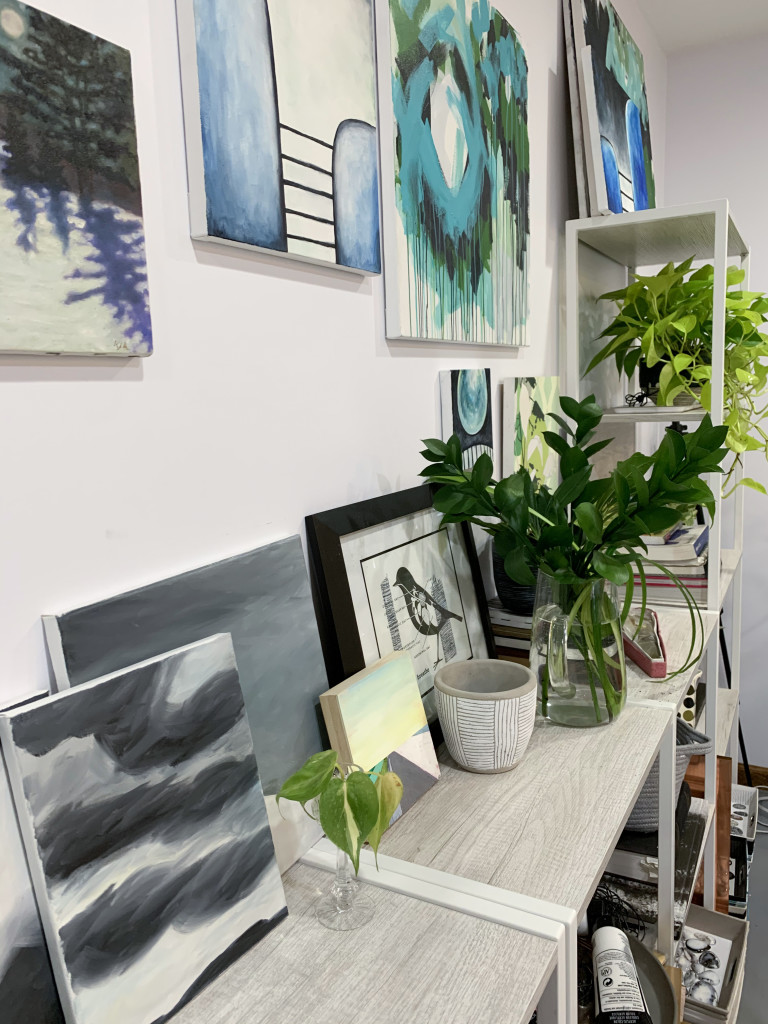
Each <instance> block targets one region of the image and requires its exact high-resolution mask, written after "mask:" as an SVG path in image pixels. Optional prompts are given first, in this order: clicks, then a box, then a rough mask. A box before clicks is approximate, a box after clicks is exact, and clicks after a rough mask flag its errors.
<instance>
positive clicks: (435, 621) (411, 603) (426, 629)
mask: <svg viewBox="0 0 768 1024" xmlns="http://www.w3.org/2000/svg"><path fill="white" fill-rule="evenodd" d="M395 586H396V587H399V588H400V590H401V591H402V592H403V596H404V597H405V605H406V608H407V609H408V616H409V618H410V620H411V622H412V623H413V626H414V628H415V629H416V630H417V632H419V633H421V634H422V635H423V636H424V638H425V639H424V643H425V645H426V643H427V638H428V637H430V636H435V637H437V652H436V657H437V660H436V661H435V666H434V667H435V668H437V666H438V665H439V664H440V662H441V661H442V660H443V659H442V658H441V657H440V630H441V629H442V628H443V626H444V625H445V623H446V622H447V621H448V619H456V620H457V621H458V622H463V621H464V620H463V618H462V616H461V615H457V614H456V612H452V611H449V610H448V609H447V608H443V606H442V605H440V604H438V603H437V601H435V599H434V598H433V597H432V595H431V594H430V593H429V591H427V590H425V589H424V587H422V586H421V585H420V584H418V583H417V582H416V580H415V579H414V578H413V575H412V574H411V572H410V571H409V570H408V569H406V567H405V566H404V565H403V566H401V567H400V568H399V569H398V570H397V575H396V576H395ZM422 650H423V648H422Z"/></svg>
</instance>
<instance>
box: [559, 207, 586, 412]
mask: <svg viewBox="0 0 768 1024" xmlns="http://www.w3.org/2000/svg"><path fill="white" fill-rule="evenodd" d="M578 224H579V222H578V221H572V220H571V221H568V222H567V224H566V225H565V249H566V255H565V340H564V344H562V345H561V346H560V366H561V367H562V370H561V374H560V392H561V394H563V395H572V396H573V397H574V398H576V399H578V400H581V398H582V394H581V379H580V378H581V367H580V362H581V360H580V354H581V339H580V338H579V291H580V289H579V245H580V244H581V243H580V242H579V230H578Z"/></svg>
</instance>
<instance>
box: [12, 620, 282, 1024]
mask: <svg viewBox="0 0 768 1024" xmlns="http://www.w3.org/2000/svg"><path fill="white" fill-rule="evenodd" d="M0 736H1V737H2V744H3V751H4V753H5V756H6V760H7V763H8V772H9V776H10V781H11V788H12V792H13V797H14V801H15V805H16V811H17V814H18V817H19V823H20V826H21V832H22V836H23V839H24V845H25V847H26V852H27V857H28V860H29V864H30V870H31V873H32V881H33V885H34V888H35V894H36V896H37V902H38V905H39V907H40V914H41V917H42V920H43V927H44V929H45V934H46V938H47V941H48V948H49V950H50V951H51V958H52V963H53V970H54V973H55V976H56V981H57V984H58V989H59V995H60V997H61V1002H62V1006H63V1008H64V1013H65V1017H66V1020H67V1022H68V1024H105V1022H106V1021H109V1024H160V1022H163V1021H166V1020H168V1019H169V1017H170V1016H171V1015H172V1014H173V1013H174V1012H175V1011H176V1010H177V1009H178V1008H179V1007H180V1006H182V1005H183V1004H184V1003H186V1002H187V1001H188V1000H189V999H190V998H192V996H194V995H195V994H196V992H197V991H198V990H199V989H200V988H202V987H203V986H204V985H205V984H207V983H208V982H209V981H210V980H212V978H214V977H215V976H216V975H217V974H219V973H220V972H221V971H222V970H224V968H225V967H227V966H228V965H229V963H231V962H232V961H233V960H234V959H236V958H237V957H238V956H240V955H241V954H242V953H243V952H244V951H245V950H247V949H248V948H250V947H251V946H252V945H254V944H255V943H256V942H258V941H259V939H261V938H262V937H263V936H264V935H265V934H266V933H267V932H268V931H269V930H270V929H271V928H273V927H274V926H275V924H277V923H278V922H279V921H280V920H281V919H282V918H283V917H284V916H285V914H286V913H287V910H286V907H285V896H284V893H283V888H282V883H281V880H280V873H279V871H278V868H277V863H276V861H275V855H274V848H273V846H272V836H271V833H270V829H269V824H268V821H267V815H266V809H265V806H264V798H263V796H262V792H261V786H260V783H259V775H258V769H257V765H256V759H255V757H254V753H253V743H252V740H251V733H250V729H249V726H248V720H247V717H246V713H245V706H244V702H243V695H242V691H241V689H240V684H239V681H238V675H237V666H236V663H235V656H234V651H233V649H232V643H231V638H230V637H228V636H223V635H218V636H214V637H209V638H208V639H206V640H204V641H201V642H200V643H197V644H193V645H191V646H189V647H185V648H182V649H181V650H179V651H173V652H171V653H170V654H167V655H165V656H162V657H160V658H155V659H153V660H151V661H147V662H144V663H142V664H140V665H135V666H133V667H131V668H129V669H127V670H125V671H122V672H119V673H115V674H113V675H110V676H107V677H105V678H103V679H98V680H95V681H93V682H91V683H88V684H86V685H84V686H81V687H77V688H73V689H70V690H67V691H65V692H63V693H60V694H56V695H54V696H53V697H49V698H47V699H46V700H43V701H41V702H38V703H36V704H34V705H30V706H29V707H28V708H22V709H19V710H17V711H13V712H8V713H5V714H3V715H2V716H0Z"/></svg>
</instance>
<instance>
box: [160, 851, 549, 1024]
mask: <svg viewBox="0 0 768 1024" xmlns="http://www.w3.org/2000/svg"><path fill="white" fill-rule="evenodd" d="M283 883H284V885H285V891H286V897H287V900H288V910H289V914H288V917H287V919H286V920H285V921H283V922H282V923H281V924H280V925H278V926H277V927H276V928H275V929H274V930H273V931H272V932H271V933H270V934H269V935H268V936H267V937H266V938H265V939H263V940H262V941H261V942H260V943H259V944H258V945H257V946H255V947H254V948H253V949H252V950H251V951H250V952H248V953H247V954H246V955H245V956H243V957H241V958H240V959H239V960H238V961H237V962H236V963H235V964H233V965H232V966H231V967H230V968H229V969H228V970H227V971H226V972H225V973H224V974H223V975H221V977H219V978H217V979H216V980H215V981H214V982H213V983H212V984H211V985H209V986H208V987H207V988H206V989H204V990H203V991H202V992H201V993H200V994H199V995H198V996H197V997H196V998H195V999H194V1001H193V1002H191V1003H190V1004H189V1005H188V1006H186V1007H184V1008H183V1009H182V1010H181V1011H180V1012H179V1013H178V1014H177V1015H176V1016H175V1017H174V1024H359V1022H360V1021H365V1022H366V1024H447V1022H450V1024H501V1022H503V1024H528V1021H529V1020H530V1018H531V1015H532V1014H533V1011H534V1009H535V1008H536V1006H537V1003H538V1002H539V1000H540V999H541V997H542V995H543V994H544V992H545V988H546V985H547V982H548V980H549V979H550V977H551V976H552V974H553V971H554V969H555V967H556V960H557V944H556V943H555V942H553V941H550V940H548V939H544V938H538V937H535V936H532V935H529V934H525V933H523V932H519V931H516V930H513V929H511V928H507V927H504V926H503V925H500V924H494V923H491V922H489V921H484V920H479V919H478V918H476V917H472V916H469V915H466V914H462V913H459V912H457V911H455V910H447V909H445V908H444V907H441V906H435V905H433V904H431V903H426V902H421V901H420V900H416V899H412V898H410V897H408V896H403V895H400V894H399V893H395V892H391V891H388V890H386V889H381V888H374V887H372V886H369V887H367V891H368V892H369V893H370V895H371V897H372V899H373V900H374V902H375V904H376V916H375V917H374V919H373V921H372V922H371V924H370V925H368V926H366V927H365V928H363V929H361V930H358V931H354V932H332V931H328V930H327V929H325V928H323V927H322V926H321V925H320V924H319V923H318V922H317V921H316V920H315V917H314V912H313V904H314V902H315V900H316V899H317V897H318V895H319V894H320V893H321V892H322V891H324V890H326V889H327V888H328V886H329V884H330V875H328V874H326V873H325V872H322V871H317V870H314V869H312V868H309V867H306V866H304V865H301V864H299V865H296V866H295V867H294V868H292V869H291V870H290V871H289V872H288V873H287V874H286V875H285V876H284V879H283Z"/></svg>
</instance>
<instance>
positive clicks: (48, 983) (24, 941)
mask: <svg viewBox="0 0 768 1024" xmlns="http://www.w3.org/2000/svg"><path fill="white" fill-rule="evenodd" d="M0 837H2V844H1V845H0V1007H2V1010H0V1017H2V1020H3V1024H30V1022H34V1024H64V1017H63V1015H62V1012H61V1005H60V1003H59V997H58V995H57V994H56V983H55V982H54V980H53V974H52V972H51V964H50V961H49V959H48V950H47V948H46V945H45V939H44V938H43V929H42V926H41V924H40V917H39V915H38V912H37V905H36V903H35V897H34V894H33V892H32V883H31V881H30V877H29V870H28V868H27V859H26V856H25V855H24V846H23V844H22V841H21V836H20V834H19V829H18V823H17V821H16V812H15V810H14V807H13V799H12V797H11V790H10V787H9V783H8V777H7V775H6V771H5V764H4V762H3V759H2V757H0Z"/></svg>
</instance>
